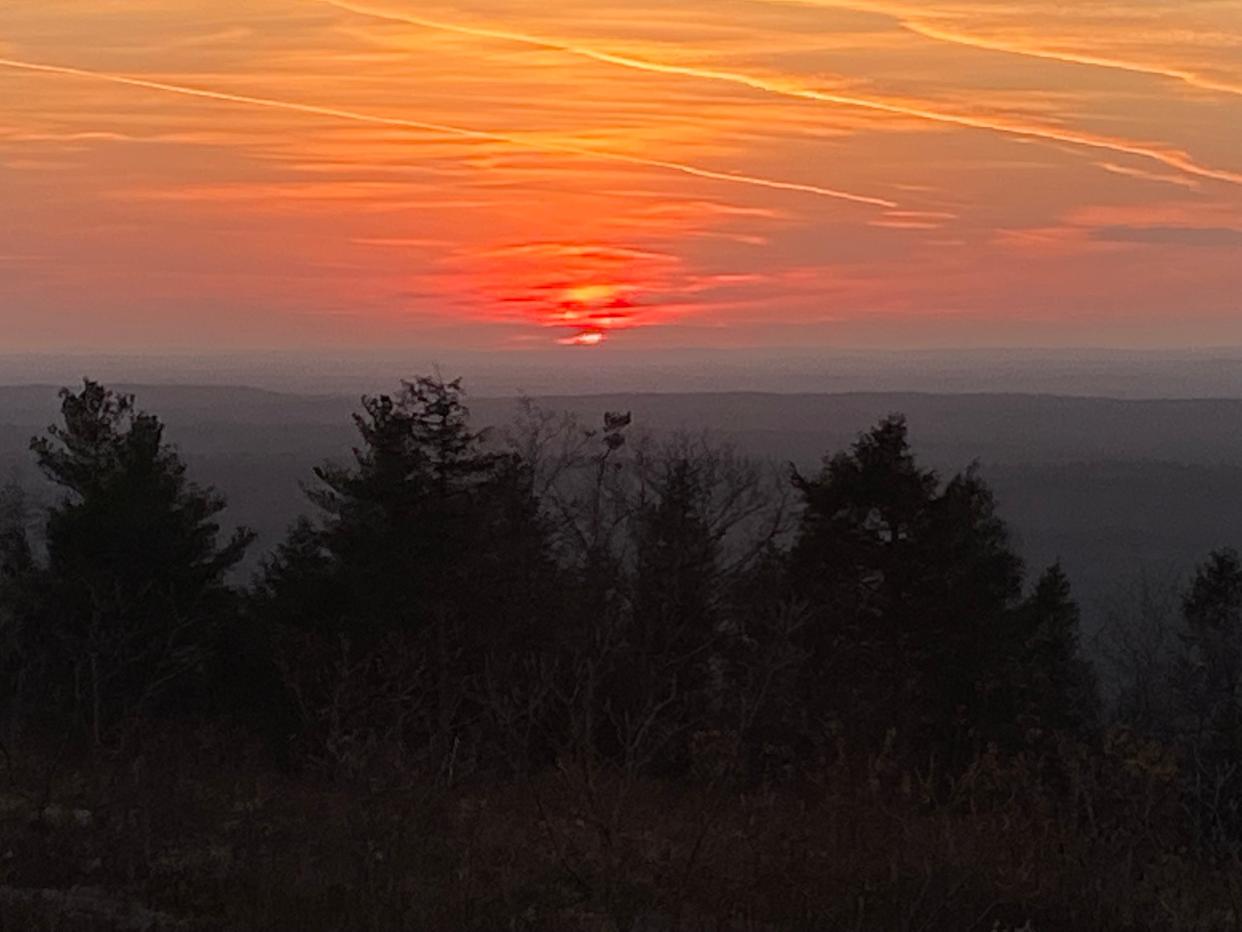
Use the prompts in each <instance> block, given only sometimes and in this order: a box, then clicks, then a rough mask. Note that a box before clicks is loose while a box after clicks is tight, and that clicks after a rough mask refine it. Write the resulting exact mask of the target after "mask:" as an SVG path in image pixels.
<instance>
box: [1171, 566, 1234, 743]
mask: <svg viewBox="0 0 1242 932" xmlns="http://www.w3.org/2000/svg"><path fill="white" fill-rule="evenodd" d="M1182 617H1183V619H1184V621H1185V633H1184V634H1183V636H1182V639H1183V642H1184V643H1185V645H1186V649H1187V653H1188V658H1187V659H1188V661H1189V664H1188V670H1187V672H1186V675H1185V676H1184V678H1183V679H1184V690H1185V693H1186V699H1187V700H1188V704H1189V710H1190V712H1191V714H1192V716H1193V718H1194V728H1195V730H1196V732H1197V740H1198V742H1199V744H1200V745H1201V746H1202V747H1205V748H1206V747H1210V748H1212V749H1213V753H1214V754H1215V755H1217V756H1220V757H1222V758H1224V759H1228V760H1236V759H1237V757H1238V756H1239V754H1242V705H1240V703H1242V558H1239V556H1238V552H1237V551H1236V550H1233V549H1231V548H1228V549H1224V550H1217V551H1215V552H1213V553H1212V554H1211V555H1210V556H1209V557H1208V559H1207V561H1206V562H1205V563H1204V564H1202V565H1201V566H1200V567H1199V568H1198V569H1197V570H1196V572H1195V578H1194V580H1193V582H1192V583H1191V586H1190V589H1189V591H1188V592H1187V593H1186V595H1185V598H1184V599H1183V602H1182Z"/></svg>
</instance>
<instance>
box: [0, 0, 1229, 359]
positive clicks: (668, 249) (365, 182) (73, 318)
mask: <svg viewBox="0 0 1242 932" xmlns="http://www.w3.org/2000/svg"><path fill="white" fill-rule="evenodd" d="M0 207H2V208H3V213H2V214H0V350H4V349H10V350H19V351H21V350H58V349H75V350H81V349H92V348H107V349H109V350H114V349H160V348H193V349H203V348H215V347H218V348H221V349H235V348H243V347H246V348H262V347H287V348H302V347H306V348H324V347H334V346H349V347H363V348H365V347H368V346H378V347H385V348H392V347H395V346H402V345H410V346H428V345H443V346H449V347H498V348H499V347H513V348H517V347H523V346H547V345H552V344H555V343H556V342H562V343H567V344H573V343H577V344H584V345H597V344H600V343H605V344H613V345H622V344H623V345H628V346H633V347H641V346H653V347H654V346H687V345H696V346H798V347H803V348H805V347H808V346H815V345H824V346H850V345H879V346H921V345H942V346H944V345H948V346H956V345H1029V344H1038V345H1060V344H1078V345H1083V344H1091V345H1131V346H1132V345H1138V346H1149V345H1211V344H1226V343H1230V344H1242V0H1160V2H1156V0H1076V2H1074V3H1072V4H1070V3H1066V4H1049V3H1045V2H1039V0H1024V2H1008V0H951V2H937V0H932V2H928V0H663V2H658V0H589V2H588V0H540V2H533V0H458V2H451V0H450V2H438V0H431V2H424V0H340V2H333V0H176V2H174V0H109V2H108V3H101V2H99V0H14V2H10V3H6V4H3V5H0Z"/></svg>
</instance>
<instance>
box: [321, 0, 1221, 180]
mask: <svg viewBox="0 0 1242 932" xmlns="http://www.w3.org/2000/svg"><path fill="white" fill-rule="evenodd" d="M321 2H323V3H327V4H329V5H331V6H335V7H339V8H341V9H344V10H348V11H350V12H353V13H357V14H359V15H364V16H373V17H379V18H383V19H389V20H396V21H399V22H406V23H410V24H412V25H417V26H421V27H424V28H427V29H438V30H445V31H451V32H456V33H460V34H465V35H471V36H476V37H480V38H489V39H499V40H503V41H509V42H521V43H525V44H528V45H534V46H537V47H539V48H543V49H550V50H554V51H558V52H564V53H566V54H569V55H576V56H580V57H583V58H588V59H590V60H592V61H595V62H599V63H602V64H607V65H615V66H618V67H622V68H629V69H634V70H638V71H647V72H654V73H657V74H665V75H673V76H678V77H683V78H692V79H697V80H704V81H721V82H725V83H728V84H734V85H739V86H741V87H746V88H749V89H751V90H755V91H761V92H763V93H765V94H775V95H779V96H783V97H790V98H795V99H799V100H808V101H815V102H818V103H827V104H835V105H837V106H841V107H851V108H856V109H860V110H867V111H870V112H873V113H883V114H889V115H891V116H901V117H911V118H914V119H918V120H925V121H928V122H932V123H940V124H944V125H949V126H957V127H961V128H965V129H973V130H984V131H987V132H992V133H1001V134H1004V135H1008V136H1018V137H1021V138H1024V139H1039V140H1044V141H1048V142H1056V143H1062V144H1067V145H1072V146H1079V147H1083V148H1088V149H1097V150H1106V151H1109V152H1114V153H1117V154H1120V155H1131V156H1135V157H1138V158H1143V159H1147V160H1150V161H1154V162H1158V163H1160V164H1162V165H1165V166H1167V167H1169V168H1173V169H1176V170H1178V171H1181V172H1185V173H1186V174H1188V175H1194V176H1196V177H1200V178H1210V179H1212V180H1215V181H1221V182H1225V183H1228V184H1234V185H1242V172H1236V171H1232V170H1229V169H1223V168H1215V167H1213V166H1210V165H1205V164H1202V163H1200V162H1198V161H1196V160H1195V159H1194V158H1192V157H1191V156H1190V155H1189V154H1188V153H1186V152H1183V151H1181V150H1179V149H1176V148H1173V147H1168V146H1161V145H1155V144H1147V143H1141V142H1137V141H1133V140H1128V139H1123V138H1120V137H1112V136H1105V135H1101V134H1096V133H1089V132H1086V131H1082V130H1074V129H1068V128H1062V127H1055V126H1046V125H1042V124H1038V123H1035V122H1031V121H1023V120H1016V119H1013V118H1007V117H1002V116H996V115H975V114H968V113H958V112H953V111H949V110H944V109H938V108H936V107H934V106H933V105H931V104H928V103H924V102H920V101H906V100H898V99H893V100H889V99H882V98H872V97H863V96H860V95H855V94H841V93H835V92H830V91H821V90H817V89H814V88H811V87H807V86H805V85H803V84H800V83H797V82H796V81H794V80H793V79H791V78H784V77H781V78H775V77H764V76H761V75H754V74H748V73H743V72H736V71H728V70H723V69H718V68H701V67H695V66H692V65H680V64H673V63H669V62H660V61H655V60H651V59H645V58H638V57H635V56H632V55H622V54H617V53H613V52H607V51H602V50H600V49H596V48H592V47H589V46H584V45H574V44H568V43H561V42H556V41H554V40H551V39H546V38H542V37H538V36H530V35H525V34H522V33H514V32H509V31H506V30H498V29H490V28H483V27H475V26H463V25H458V24H453V23H446V22H441V21H438V20H431V19H426V18H423V17H418V16H413V15H409V14H406V13H398V12H391V11H386V10H377V9H374V8H371V7H365V6H360V5H356V4H353V3H348V2H345V0H321ZM872 203H874V201H872Z"/></svg>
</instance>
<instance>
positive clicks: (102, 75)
mask: <svg viewBox="0 0 1242 932" xmlns="http://www.w3.org/2000/svg"><path fill="white" fill-rule="evenodd" d="M0 68H11V69H17V70H21V71H32V72H36V73H40V74H54V75H62V76H65V77H72V78H84V79H89V80H94V81H106V82H108V83H110V84H123V85H126V86H128V87H140V88H146V89H147V90H153V91H164V92H166V93H170V94H181V95H183V96H187V97H199V98H203V99H206V100H217V101H223V102H226V103H234V104H242V105H244V106H249V107H265V108H268V109H272V110H286V111H291V112H294V113H306V114H312V115H314V116H324V117H331V118H334V119H338V120H349V121H352V122H355V123H368V124H372V125H375V126H395V127H399V128H403V129H416V130H421V131H424V132H429V133H438V134H442V135H445V136H457V137H461V138H463V139H476V140H483V141H488V142H499V143H504V144H506V145H510V146H516V147H520V148H523V149H529V150H531V151H534V152H543V153H552V154H557V155H574V156H579V157H582V158H590V159H596V160H599V161H606V162H620V163H622V164H626V165H636V166H642V167H645V168H656V169H662V170H664V171H669V172H678V173H680V174H682V175H690V176H691V177H694V178H704V179H708V180H710V181H727V182H730V183H732V184H743V185H750V186H751V187H758V188H771V189H774V190H777V191H792V192H795V193H799V194H813V195H816V196H818V197H827V198H833V199H835V200H841V201H851V202H853V203H855V204H866V205H869V206H871V207H884V208H894V207H896V206H898V205H897V203H896V202H895V201H890V200H887V199H885V198H880V197H869V196H866V195H863V194H852V193H850V192H848V191H839V190H837V189H835V188H826V187H822V186H820V185H814V184H803V183H801V182H796V181H780V180H777V179H773V178H765V177H762V176H757V175H743V174H735V173H733V172H721V171H713V170H712V169H710V168H700V167H699V166H697V165H688V164H685V163H683V162H672V161H667V160H665V159H649V158H643V157H642V156H637V155H625V154H624V153H621V152H608V151H603V150H599V149H590V148H586V147H583V146H574V145H568V144H562V143H550V142H534V141H531V140H528V139H523V138H521V137H520V136H513V135H509V134H506V133H494V132H489V131H487V130H478V129H468V128H466V127H461V126H452V125H449V124H446V123H428V122H425V121H422V120H409V119H406V118H404V117H389V116H381V115H378V114H371V113H361V112H358V111H356V110H342V109H340V108H338V107H321V106H319V105H317V104H304V103H298V102H296V101H289V100H278V99H275V98H271V97H254V96H251V95H249V94H232V93H228V92H226V91H213V90H209V89H207V88H201V87H192V86H189V85H185V84H169V83H166V82H164V81H150V80H147V79H146V78H135V77H130V76H129V75H123V74H113V73H112V72H108V71H91V70H88V69H85V68H71V67H68V66H65V65H49V64H43V63H40V62H28V61H19V60H16V59H11V58H0Z"/></svg>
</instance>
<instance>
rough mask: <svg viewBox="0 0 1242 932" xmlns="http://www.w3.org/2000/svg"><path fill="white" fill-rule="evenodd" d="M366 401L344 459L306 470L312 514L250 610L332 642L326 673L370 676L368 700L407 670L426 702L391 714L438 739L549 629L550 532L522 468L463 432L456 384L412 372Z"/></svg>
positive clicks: (418, 699)
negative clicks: (486, 682)
mask: <svg viewBox="0 0 1242 932" xmlns="http://www.w3.org/2000/svg"><path fill="white" fill-rule="evenodd" d="M362 405H363V410H362V412H361V413H359V414H356V415H355V416H354V422H355V425H356V426H357V429H358V432H359V434H360V436H361V439H362V445H361V446H360V447H358V448H356V449H355V450H354V462H353V464H352V465H349V466H338V465H326V466H322V467H320V468H318V469H316V470H315V475H316V478H317V479H318V482H319V484H318V485H317V486H315V487H313V488H310V489H309V490H308V495H309V497H310V500H311V501H312V502H313V503H314V504H315V505H316V506H317V508H318V510H319V515H318V517H317V519H315V520H310V519H304V520H302V521H301V522H299V523H298V524H297V525H295V527H294V528H293V529H292V530H291V532H290V534H289V537H288V539H287V540H286V541H285V543H284V544H283V545H282V546H281V547H280V549H279V550H278V552H277V554H276V557H275V558H274V559H273V560H272V561H270V562H269V564H268V565H267V567H266V569H265V572H264V575H263V579H262V580H261V583H260V587H259V592H258V594H257V600H256V607H257V610H258V611H259V613H260V614H261V615H262V617H264V618H266V619H268V620H269V621H271V622H276V623H278V624H280V625H283V626H285V627H288V628H292V629H298V630H303V631H309V632H312V633H315V634H317V635H320V636H326V637H328V638H329V641H331V639H336V638H343V639H344V640H343V641H341V642H340V645H343V646H342V647H341V648H340V649H339V650H338V649H337V648H332V650H334V651H336V653H335V654H332V653H331V652H330V656H331V657H335V658H336V659H335V660H331V661H330V663H331V664H332V665H333V666H334V668H342V667H341V665H342V664H344V666H345V667H348V668H349V669H352V670H357V671H360V672H359V673H358V676H360V677H362V678H363V679H366V678H370V681H371V685H370V686H366V685H364V684H359V688H360V689H362V690H363V691H364V692H365V691H366V690H368V689H370V690H371V691H372V693H373V694H376V695H378V694H379V693H384V694H388V684H386V683H382V682H380V681H381V680H384V679H386V678H387V679H392V678H393V677H398V676H399V677H405V678H409V677H410V676H412V675H413V671H417V673H418V679H419V682H418V683H417V684H415V685H417V687H418V688H419V689H420V690H421V692H419V693H418V694H417V695H413V694H410V695H406V694H403V696H404V698H403V699H402V700H401V701H402V702H404V703H407V705H408V707H407V708H403V709H402V710H401V712H400V713H399V714H400V716H401V717H403V718H405V719H407V721H408V722H410V723H412V722H413V720H414V719H415V718H419V717H421V718H422V721H421V724H419V725H413V724H411V729H412V730H414V731H420V730H421V732H422V733H423V737H424V738H427V737H429V736H430V735H431V734H432V733H435V734H439V735H440V736H441V737H443V736H444V735H447V734H449V733H451V732H454V729H455V728H456V727H457V724H456V723H459V722H460V721H461V720H462V719H463V717H470V716H471V715H473V714H474V713H473V712H470V713H467V710H468V709H474V710H475V711H477V709H476V706H477V701H478V698H479V696H478V693H479V692H480V690H482V689H483V686H482V680H481V678H482V676H483V674H484V673H485V672H486V673H488V674H489V676H490V677H491V680H490V682H491V683H492V684H493V685H495V683H496V680H497V679H502V680H503V679H505V678H506V677H507V674H501V673H500V672H498V668H499V667H502V666H505V665H506V664H508V662H509V661H510V660H514V659H515V658H514V655H513V653H512V651H513V649H514V647H515V645H516V646H522V647H526V646H528V645H529V643H530V642H531V641H532V640H533V639H535V638H536V637H537V635H538V634H539V632H540V631H542V630H543V629H542V628H541V625H544V624H546V623H547V622H550V620H551V619H550V618H548V617H547V615H548V613H547V612H546V609H547V608H548V600H549V597H550V594H551V587H552V579H553V570H554V566H553V563H552V559H551V554H550V549H549V543H548V540H547V531H546V527H545V525H544V522H543V520H542V517H541V515H540V512H539V507H538V501H537V497H536V496H535V494H534V489H533V484H532V476H531V472H530V470H529V468H528V467H527V466H526V464H525V463H523V462H522V460H521V459H520V458H519V457H518V456H516V455H515V454H512V453H507V452H501V451H497V450H493V449H489V448H488V446H487V443H486V440H487V436H486V432H482V431H474V430H472V429H471V427H470V425H469V412H468V410H467V408H466V407H465V405H464V404H463V402H462V399H461V386H460V383H459V382H457V381H453V382H445V381H443V380H441V379H438V378H418V379H416V380H414V381H412V382H404V383H402V390H401V392H400V393H399V394H398V395H397V396H395V397H394V396H389V395H379V396H375V397H370V396H368V397H364V398H363V401H362ZM537 629H538V630H537ZM394 638H397V639H394ZM324 643H325V642H323V641H321V642H320V645H319V648H318V650H319V653H320V654H321V655H322V653H323V646H324ZM398 644H400V645H401V647H400V648H399V649H398V647H397V645H398ZM341 651H343V652H344V653H341ZM377 651H379V653H376V652H377ZM403 653H404V654H405V655H406V656H405V660H404V661H402V665H400V671H401V672H400V673H398V672H396V669H397V668H396V667H395V666H394V664H396V658H397V657H398V655H401V654H403ZM385 655H386V656H385ZM368 658H369V659H368ZM320 660H321V662H325V663H326V662H329V660H328V659H327V658H325V657H323V656H321V658H320ZM303 666H305V664H303ZM333 675H335V674H333ZM333 688H335V687H333ZM320 692H321V693H322V689H321V690H320ZM321 698H322V696H321ZM414 706H418V709H417V711H415V710H414ZM394 714H397V713H394ZM407 730H409V729H407Z"/></svg>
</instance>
